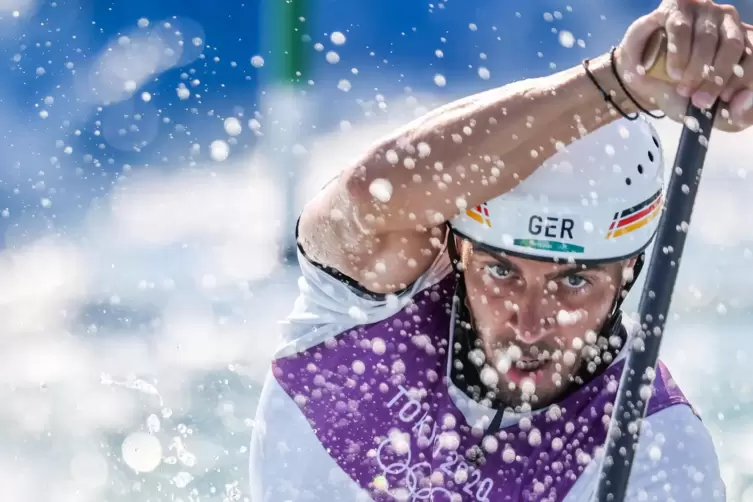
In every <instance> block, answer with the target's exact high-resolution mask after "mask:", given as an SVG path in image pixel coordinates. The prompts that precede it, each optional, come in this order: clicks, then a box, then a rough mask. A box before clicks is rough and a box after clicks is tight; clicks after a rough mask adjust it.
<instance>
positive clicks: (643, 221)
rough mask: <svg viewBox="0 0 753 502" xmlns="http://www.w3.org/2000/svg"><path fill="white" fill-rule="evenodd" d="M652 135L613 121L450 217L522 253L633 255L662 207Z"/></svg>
mask: <svg viewBox="0 0 753 502" xmlns="http://www.w3.org/2000/svg"><path fill="white" fill-rule="evenodd" d="M663 180H664V161H663V155H662V149H661V144H660V142H659V135H658V134H657V133H656V131H655V130H654V128H653V127H652V126H651V125H650V124H649V123H648V122H647V121H645V120H643V119H641V120H637V121H628V120H618V121H615V122H612V123H611V124H608V125H606V126H603V127H601V128H599V129H597V130H595V131H593V132H591V133H589V134H587V135H585V136H583V137H582V138H579V139H577V140H576V141H574V142H573V143H571V144H570V145H568V146H567V147H566V148H560V149H559V151H558V152H557V153H556V154H554V155H553V156H552V157H550V158H549V159H547V160H546V161H544V163H543V164H542V165H541V166H540V167H539V168H538V169H537V170H536V171H535V172H534V173H533V174H532V175H531V176H530V177H528V178H527V179H526V180H524V181H523V182H522V183H520V184H519V185H518V186H517V187H515V188H514V189H513V190H511V191H509V192H507V193H505V194H503V195H501V196H499V197H496V198H494V199H492V200H490V201H488V202H486V203H485V204H481V205H480V206H476V207H475V208H468V210H466V211H463V212H462V213H461V214H460V215H459V216H457V217H455V218H453V219H452V220H451V221H450V226H451V228H452V229H453V230H454V231H455V232H457V233H458V234H459V235H460V236H462V237H465V238H468V239H470V240H472V241H475V242H476V243H479V244H481V245H482V246H485V247H488V248H492V249H494V250H497V251H502V252H505V253H508V254H511V255H517V256H522V257H525V258H534V259H545V260H562V261H572V262H576V263H595V262H607V261H616V260H620V259H624V258H628V257H631V256H634V255H636V254H638V253H640V252H641V251H643V250H644V249H645V248H646V247H647V246H648V245H649V243H650V242H651V240H652V239H653V237H654V235H655V234H656V229H657V227H658V225H659V219H660V218H659V217H658V216H659V214H660V213H661V210H662V207H663V196H662V187H663Z"/></svg>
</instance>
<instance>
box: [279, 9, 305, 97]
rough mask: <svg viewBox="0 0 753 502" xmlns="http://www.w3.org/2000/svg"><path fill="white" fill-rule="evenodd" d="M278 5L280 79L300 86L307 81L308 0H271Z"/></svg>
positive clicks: (282, 81)
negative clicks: (306, 38)
mask: <svg viewBox="0 0 753 502" xmlns="http://www.w3.org/2000/svg"><path fill="white" fill-rule="evenodd" d="M271 1H273V2H275V4H277V5H278V9H279V11H280V12H279V14H278V15H279V18H278V19H279V26H280V27H281V29H280V35H279V38H280V47H279V49H280V50H279V54H278V55H277V56H276V57H277V58H280V63H279V65H280V70H279V77H278V78H279V79H280V81H281V83H288V84H292V85H293V86H298V85H300V84H301V83H303V84H304V85H305V83H306V80H305V78H306V69H307V68H306V63H307V61H306V57H305V55H304V53H305V50H306V43H305V42H304V35H305V30H304V27H305V25H306V20H307V19H306V7H307V5H306V4H307V3H308V0H271Z"/></svg>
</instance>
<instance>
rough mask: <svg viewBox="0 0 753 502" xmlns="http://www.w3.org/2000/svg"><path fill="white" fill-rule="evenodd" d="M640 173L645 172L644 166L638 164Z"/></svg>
mask: <svg viewBox="0 0 753 502" xmlns="http://www.w3.org/2000/svg"><path fill="white" fill-rule="evenodd" d="M638 174H643V166H642V165H640V164H638Z"/></svg>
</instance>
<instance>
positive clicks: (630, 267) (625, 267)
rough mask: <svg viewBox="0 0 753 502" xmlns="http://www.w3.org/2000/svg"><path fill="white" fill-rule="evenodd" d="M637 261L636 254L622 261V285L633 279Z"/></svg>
mask: <svg viewBox="0 0 753 502" xmlns="http://www.w3.org/2000/svg"><path fill="white" fill-rule="evenodd" d="M637 261H638V257H637V256H633V257H632V258H628V259H627V260H624V261H623V262H622V286H623V287H624V286H625V285H626V284H627V283H629V282H632V281H634V280H635V263H636V262H637Z"/></svg>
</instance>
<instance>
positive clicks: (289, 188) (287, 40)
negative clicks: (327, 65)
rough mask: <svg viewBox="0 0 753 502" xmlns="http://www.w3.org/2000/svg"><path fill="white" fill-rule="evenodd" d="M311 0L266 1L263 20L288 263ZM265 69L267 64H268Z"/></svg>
mask: <svg viewBox="0 0 753 502" xmlns="http://www.w3.org/2000/svg"><path fill="white" fill-rule="evenodd" d="M309 1H310V0H264V2H263V4H262V5H263V8H264V9H266V11H267V12H266V15H263V16H262V20H263V22H264V24H263V26H262V33H263V35H262V36H263V45H266V47H265V49H266V51H265V52H266V53H267V54H266V57H265V60H268V62H269V66H271V68H267V71H265V72H263V75H264V76H265V77H266V79H265V81H263V82H262V89H263V90H265V95H264V96H262V102H266V103H268V105H269V106H265V107H264V108H269V113H270V115H273V116H274V120H273V122H274V123H275V125H274V126H272V125H271V123H270V125H269V126H268V127H274V130H272V131H270V130H269V129H267V132H268V133H271V134H270V136H271V137H269V138H267V140H268V142H269V143H271V144H269V145H268V146H269V147H271V148H269V150H268V151H269V153H270V154H271V159H272V162H273V164H274V166H273V169H274V170H275V173H276V174H277V179H278V180H279V186H280V187H281V189H282V191H283V194H282V197H284V199H285V201H284V214H283V217H282V218H281V221H280V226H281V229H280V230H281V233H282V239H281V241H280V242H279V244H280V247H281V251H282V259H283V260H284V261H286V262H288V263H290V262H293V261H294V260H295V258H296V242H295V232H294V229H295V222H296V218H297V216H298V215H297V210H298V208H297V204H296V193H297V188H298V180H299V179H300V178H301V176H300V171H301V167H302V163H303V162H304V159H301V158H295V156H294V155H293V152H292V150H293V145H295V144H297V143H301V142H302V140H303V139H304V137H303V134H302V131H301V129H302V125H303V124H302V123H301V122H303V120H304V117H305V114H304V111H305V105H306V100H305V92H304V89H305V86H306V85H307V83H308V79H309V77H308V62H309V61H308V60H309V57H308V51H310V50H311V49H310V47H309V45H308V41H309V40H310V37H308V36H307V35H308V29H307V26H308V17H307V15H308V8H309ZM265 66H266V64H265Z"/></svg>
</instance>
